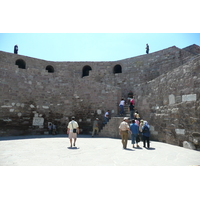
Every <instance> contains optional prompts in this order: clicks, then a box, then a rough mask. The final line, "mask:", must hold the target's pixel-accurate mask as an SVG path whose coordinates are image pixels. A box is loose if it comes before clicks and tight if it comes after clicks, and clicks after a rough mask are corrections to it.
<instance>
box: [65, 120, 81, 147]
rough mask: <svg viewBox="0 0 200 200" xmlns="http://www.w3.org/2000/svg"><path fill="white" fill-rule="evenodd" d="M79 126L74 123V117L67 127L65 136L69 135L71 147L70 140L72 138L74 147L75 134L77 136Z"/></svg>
mask: <svg viewBox="0 0 200 200" xmlns="http://www.w3.org/2000/svg"><path fill="white" fill-rule="evenodd" d="M79 132H80V130H79V125H78V123H77V122H76V121H75V117H72V121H70V122H69V124H68V126H67V134H68V135H69V140H70V144H71V147H72V139H73V138H74V146H75V145H76V139H77V133H78V134H79Z"/></svg>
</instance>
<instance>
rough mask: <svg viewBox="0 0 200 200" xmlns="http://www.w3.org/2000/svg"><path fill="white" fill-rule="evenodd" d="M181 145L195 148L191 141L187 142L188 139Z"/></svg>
mask: <svg viewBox="0 0 200 200" xmlns="http://www.w3.org/2000/svg"><path fill="white" fill-rule="evenodd" d="M183 147H185V148H187V149H195V146H194V145H193V144H192V143H191V142H188V141H184V142H183Z"/></svg>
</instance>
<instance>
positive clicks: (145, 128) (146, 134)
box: [142, 121, 150, 148]
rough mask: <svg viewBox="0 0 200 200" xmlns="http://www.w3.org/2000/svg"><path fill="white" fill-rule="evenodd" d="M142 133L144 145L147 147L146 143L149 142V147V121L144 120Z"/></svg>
mask: <svg viewBox="0 0 200 200" xmlns="http://www.w3.org/2000/svg"><path fill="white" fill-rule="evenodd" d="M142 135H143V147H145V148H146V143H147V148H149V147H150V145H149V143H150V142H149V138H150V126H149V124H148V122H147V121H144V126H143V127H142Z"/></svg>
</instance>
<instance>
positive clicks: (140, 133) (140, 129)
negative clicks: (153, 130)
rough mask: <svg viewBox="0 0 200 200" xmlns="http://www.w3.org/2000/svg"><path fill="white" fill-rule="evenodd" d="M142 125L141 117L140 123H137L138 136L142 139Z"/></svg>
mask: <svg viewBox="0 0 200 200" xmlns="http://www.w3.org/2000/svg"><path fill="white" fill-rule="evenodd" d="M143 126H144V120H143V119H141V120H140V125H139V137H140V140H142V127H143Z"/></svg>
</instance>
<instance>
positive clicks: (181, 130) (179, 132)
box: [175, 129, 185, 135]
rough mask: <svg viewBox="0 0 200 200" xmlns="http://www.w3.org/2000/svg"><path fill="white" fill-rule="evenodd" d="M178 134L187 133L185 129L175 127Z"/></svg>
mask: <svg viewBox="0 0 200 200" xmlns="http://www.w3.org/2000/svg"><path fill="white" fill-rule="evenodd" d="M175 132H176V134H178V135H185V129H175Z"/></svg>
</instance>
